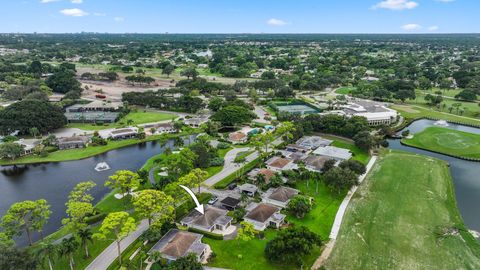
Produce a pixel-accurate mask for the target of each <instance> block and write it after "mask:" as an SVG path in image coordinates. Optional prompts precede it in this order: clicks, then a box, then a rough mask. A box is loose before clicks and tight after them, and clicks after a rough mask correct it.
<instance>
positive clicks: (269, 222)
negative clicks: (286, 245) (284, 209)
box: [243, 203, 285, 231]
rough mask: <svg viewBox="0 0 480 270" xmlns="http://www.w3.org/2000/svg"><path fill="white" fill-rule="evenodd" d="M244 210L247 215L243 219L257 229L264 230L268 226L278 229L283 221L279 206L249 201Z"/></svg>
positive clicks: (283, 216)
mask: <svg viewBox="0 0 480 270" xmlns="http://www.w3.org/2000/svg"><path fill="white" fill-rule="evenodd" d="M246 210H247V215H246V216H245V217H244V218H243V220H244V221H245V222H248V223H250V224H252V225H253V227H254V228H255V230H257V231H264V230H265V229H266V228H268V227H274V228H277V229H278V228H280V226H282V224H283V223H284V221H285V215H284V214H281V213H280V208H279V207H277V206H274V205H271V204H268V203H258V204H257V203H251V204H250V205H249V206H248V207H247V209H246Z"/></svg>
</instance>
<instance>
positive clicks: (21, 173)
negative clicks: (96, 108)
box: [0, 136, 195, 246]
mask: <svg viewBox="0 0 480 270" xmlns="http://www.w3.org/2000/svg"><path fill="white" fill-rule="evenodd" d="M194 138H195V137H194V136H191V137H189V138H188V137H187V138H186V139H185V141H186V143H189V141H191V140H193V139H194ZM168 147H170V148H171V147H173V140H169V141H168V142H167V143H166V144H161V143H160V142H156V141H153V142H147V143H143V144H138V145H133V146H128V147H125V148H120V149H116V150H112V151H110V152H107V153H104V154H101V155H98V156H95V157H91V158H87V159H83V160H77V161H67V162H59V163H46V164H36V165H25V166H8V167H2V170H1V173H0V216H3V215H4V214H5V212H6V211H7V210H8V208H9V207H10V206H11V205H12V204H13V203H16V202H19V201H24V200H38V199H46V200H47V201H48V203H49V204H50V205H51V210H52V215H51V216H50V220H49V222H48V223H47V224H46V225H45V228H44V235H48V234H50V233H53V232H55V231H56V230H58V229H59V228H60V226H61V221H62V219H63V218H64V217H65V210H66V207H65V202H66V201H67V197H68V194H69V193H70V191H71V190H72V189H73V188H74V187H75V185H76V184H77V183H79V182H84V181H93V182H95V183H96V184H97V186H96V187H95V188H94V189H93V190H92V195H93V196H94V197H95V202H98V201H99V200H100V199H101V198H102V197H103V196H104V195H105V194H107V193H108V192H109V191H110V189H109V188H107V187H105V186H104V183H105V180H107V178H108V177H109V176H110V175H112V174H113V173H115V171H117V170H132V171H137V170H138V169H140V168H141V167H142V166H143V165H144V164H145V162H146V161H147V160H148V159H149V158H150V157H152V156H154V155H157V154H159V153H162V152H163V151H164V149H166V148H168ZM99 162H106V163H107V164H108V165H110V167H111V169H110V170H107V171H101V172H97V171H95V170H94V168H95V166H96V165H97V164H98V163H99ZM33 239H34V240H38V239H39V235H38V234H37V233H34V234H33ZM16 240H17V243H18V245H20V246H22V245H25V244H27V239H26V237H25V236H22V237H20V238H18V239H16Z"/></svg>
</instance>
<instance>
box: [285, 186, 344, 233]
mask: <svg viewBox="0 0 480 270" xmlns="http://www.w3.org/2000/svg"><path fill="white" fill-rule="evenodd" d="M295 188H297V189H298V190H300V191H301V193H302V194H304V195H307V196H310V197H313V198H314V200H315V203H314V207H313V209H312V211H310V212H309V213H308V214H307V215H306V216H305V217H304V218H302V219H298V218H296V217H295V216H292V215H288V217H287V220H288V222H289V223H294V224H296V225H302V226H305V227H308V228H309V229H310V230H311V231H313V232H315V233H317V234H318V235H320V236H321V237H322V239H323V240H326V239H328V236H329V235H330V231H331V229H332V225H333V221H334V220H335V215H336V214H337V211H338V207H339V206H340V204H341V203H342V201H343V198H344V197H345V195H346V192H342V193H341V194H338V193H336V192H334V191H331V190H330V188H328V187H327V186H326V185H325V184H324V183H323V182H320V181H319V183H318V192H316V189H317V187H316V183H315V182H314V181H310V182H309V183H308V187H307V182H300V183H298V184H297V185H296V187H295Z"/></svg>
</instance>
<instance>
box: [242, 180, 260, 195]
mask: <svg viewBox="0 0 480 270" xmlns="http://www.w3.org/2000/svg"><path fill="white" fill-rule="evenodd" d="M238 188H239V189H240V192H241V193H244V194H246V195H248V196H250V197H253V196H255V194H256V193H257V192H258V187H257V186H255V185H252V184H249V183H245V184H243V185H241V186H239V187H238Z"/></svg>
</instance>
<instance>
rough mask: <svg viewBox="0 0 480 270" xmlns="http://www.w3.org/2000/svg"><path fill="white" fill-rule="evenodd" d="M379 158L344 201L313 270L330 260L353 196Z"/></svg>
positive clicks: (369, 164)
mask: <svg viewBox="0 0 480 270" xmlns="http://www.w3.org/2000/svg"><path fill="white" fill-rule="evenodd" d="M377 158H378V157H377V156H373V157H372V158H371V159H370V161H369V162H368V164H367V170H366V172H365V173H364V174H362V175H360V177H359V178H358V182H359V184H358V185H357V186H354V187H352V188H351V189H350V191H348V194H347V196H346V197H345V199H343V201H342V204H340V207H339V208H338V211H337V215H336V216H335V221H334V222H333V226H332V231H331V232H330V236H329V238H330V241H329V242H328V243H327V245H326V246H325V249H324V250H323V252H322V254H321V255H320V257H318V259H317V260H316V261H315V263H314V264H313V266H312V268H311V269H312V270H316V269H319V268H320V267H322V265H323V264H324V263H325V261H326V260H327V259H328V257H329V256H330V254H331V253H332V250H333V247H334V246H335V240H336V239H337V236H338V232H339V231H340V227H341V225H342V221H343V217H344V216H345V212H346V210H347V206H348V204H349V203H350V200H351V199H352V197H353V195H354V194H355V192H356V191H357V189H358V187H359V186H360V185H361V184H362V183H363V180H365V178H366V177H367V175H368V173H369V172H370V170H371V169H372V167H373V165H374V164H375V162H376V161H377Z"/></svg>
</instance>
